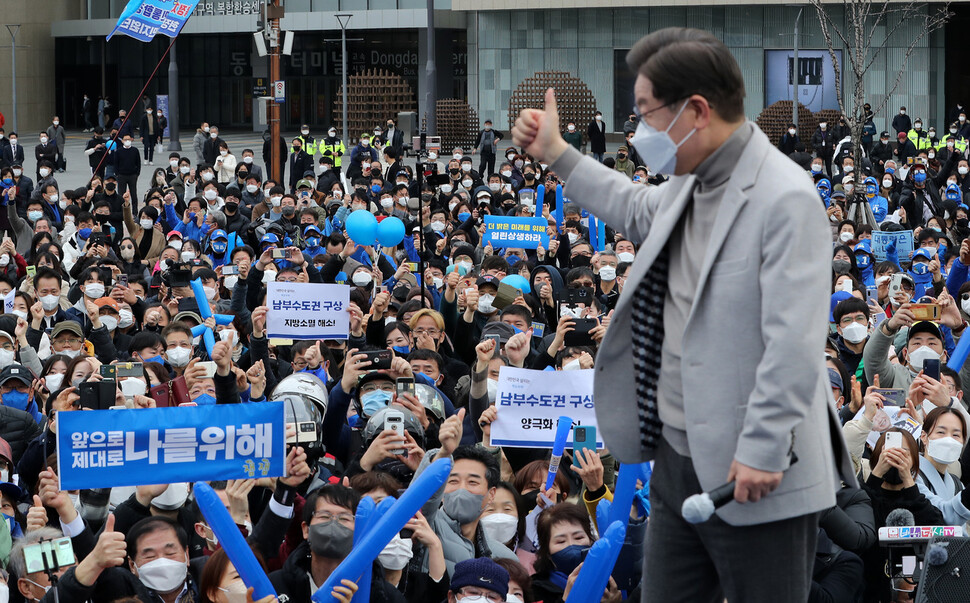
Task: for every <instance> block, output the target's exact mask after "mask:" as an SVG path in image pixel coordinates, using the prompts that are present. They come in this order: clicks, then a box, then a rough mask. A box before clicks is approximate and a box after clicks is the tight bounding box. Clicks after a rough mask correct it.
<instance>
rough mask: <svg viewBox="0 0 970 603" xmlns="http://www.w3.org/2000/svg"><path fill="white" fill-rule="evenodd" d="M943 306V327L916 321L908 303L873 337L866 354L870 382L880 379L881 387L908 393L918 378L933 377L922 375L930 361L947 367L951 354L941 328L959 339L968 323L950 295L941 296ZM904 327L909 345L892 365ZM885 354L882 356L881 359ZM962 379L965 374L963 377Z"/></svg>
mask: <svg viewBox="0 0 970 603" xmlns="http://www.w3.org/2000/svg"><path fill="white" fill-rule="evenodd" d="M938 301H939V303H940V305H941V307H942V316H941V319H940V323H939V325H937V324H936V323H933V322H930V321H925V320H924V321H916V320H915V318H914V317H913V313H912V311H911V310H910V305H911V304H909V303H904V304H902V305H900V306H899V308H898V309H896V310H895V311H894V314H893V315H892V316H891V317H890V318H888V319H887V320H885V321H883V323H882V324H881V325H880V326H879V327H878V328H876V329H875V330H874V331H872V333H871V334H870V337H869V341H868V342H867V343H866V346H865V349H864V350H863V352H862V362H863V366H864V367H865V373H866V375H865V376H866V380H867V381H868V382H869V383H874V382H875V381H874V379H875V377H876V375H878V376H879V386H880V387H883V388H899V389H906V390H908V389H909V387H910V386H911V385H912V383H913V381H914V379H916V378H917V376H919V378H920V379H922V380H924V381H928V380H932V378H930V377H927V376H925V375H921V373H922V371H923V363H924V361H926V360H927V359H932V360H939V361H940V364H946V362H947V357H948V355H947V353H946V349H945V348H944V335H943V332H942V331H941V327H943V326H945V327H947V328H948V329H949V330H950V332H951V333H952V335H953V338H954V339H955V340H956V339H958V338H959V337H961V336H962V335H963V334H964V329H965V325H966V323H965V322H964V321H963V320H962V318H961V315H960V312H959V310H958V308H957V305H956V302H954V300H953V298H952V297H950V296H949V295H941V296H940V298H939V300H938ZM903 327H909V331H908V333H907V334H906V340H905V341H906V345H905V347H903V348H902V349H901V350H899V352H898V354H897V355H898V358H899V363H898V364H893V363H890V362H889V346H890V345H892V343H893V340H894V339H895V337H896V335H897V333H898V332H899V330H900V329H902V328H903ZM880 354H882V356H880ZM961 377H963V375H962V374H961Z"/></svg>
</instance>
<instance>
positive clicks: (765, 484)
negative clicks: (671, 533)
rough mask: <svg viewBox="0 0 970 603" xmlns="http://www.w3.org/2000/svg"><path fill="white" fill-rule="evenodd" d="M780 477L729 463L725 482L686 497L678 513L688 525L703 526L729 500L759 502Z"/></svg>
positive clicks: (735, 462) (778, 481) (736, 463)
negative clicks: (706, 490) (729, 467)
mask: <svg viewBox="0 0 970 603" xmlns="http://www.w3.org/2000/svg"><path fill="white" fill-rule="evenodd" d="M793 462H794V461H793ZM783 475H784V473H783V472H781V471H761V470H760V469H754V468H752V467H748V466H747V465H743V464H741V463H739V462H737V461H731V469H730V471H728V481H727V483H726V484H724V485H722V486H718V487H717V488H715V489H714V490H711V491H710V492H702V493H701V494H694V495H693V496H689V497H687V499H686V500H684V504H683V505H682V506H681V508H680V513H681V515H682V516H683V518H684V519H685V520H686V521H687V522H688V523H703V522H705V521H707V520H708V519H710V518H711V516H712V515H714V511H715V510H717V509H719V508H721V507H723V506H724V505H726V504H728V503H729V502H731V501H732V500H736V501H737V502H739V503H746V502H749V501H750V502H758V501H759V500H761V499H762V498H763V497H765V496H767V495H768V494H769V493H770V492H772V491H773V490H774V489H775V488H777V487H778V485H779V484H781V478H782V476H783Z"/></svg>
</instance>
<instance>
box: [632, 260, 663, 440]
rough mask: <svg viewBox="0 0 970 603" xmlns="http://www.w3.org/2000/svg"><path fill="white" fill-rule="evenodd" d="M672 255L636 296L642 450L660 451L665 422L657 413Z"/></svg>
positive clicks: (650, 273)
mask: <svg viewBox="0 0 970 603" xmlns="http://www.w3.org/2000/svg"><path fill="white" fill-rule="evenodd" d="M669 267H670V253H669V251H668V249H667V247H664V248H663V250H662V251H661V252H660V255H658V256H657V259H656V260H654V262H653V265H652V266H651V267H650V270H649V271H648V272H647V274H646V276H645V277H644V279H643V280H642V281H641V282H640V284H639V286H637V290H636V292H635V293H634V296H633V316H632V323H633V370H634V373H635V376H636V383H637V417H638V419H639V421H640V438H641V441H640V446H641V448H642V449H644V450H656V448H657V445H658V444H659V443H660V434H661V429H662V427H663V422H661V420H660V414H659V411H658V409H657V383H658V382H659V380H660V359H661V355H662V349H663V341H664V323H663V313H664V299H665V298H666V296H667V272H668V270H669Z"/></svg>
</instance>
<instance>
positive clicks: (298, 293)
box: [266, 283, 350, 339]
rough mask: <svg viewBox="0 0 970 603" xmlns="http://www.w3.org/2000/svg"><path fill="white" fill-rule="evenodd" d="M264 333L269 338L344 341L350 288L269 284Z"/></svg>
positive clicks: (312, 284) (348, 320) (348, 319)
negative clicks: (267, 310)
mask: <svg viewBox="0 0 970 603" xmlns="http://www.w3.org/2000/svg"><path fill="white" fill-rule="evenodd" d="M266 305H267V307H268V308H269V312H268V313H267V314H266V331H267V333H268V335H269V337H270V339H347V337H348V335H349V332H350V314H349V313H348V308H349V307H350V286H349V285H330V284H319V283H268V284H267V286H266Z"/></svg>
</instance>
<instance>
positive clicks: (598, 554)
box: [566, 508, 629, 603]
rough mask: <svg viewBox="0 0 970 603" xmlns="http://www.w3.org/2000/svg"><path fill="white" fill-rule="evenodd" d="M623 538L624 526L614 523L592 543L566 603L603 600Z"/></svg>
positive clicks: (588, 602) (590, 602)
mask: <svg viewBox="0 0 970 603" xmlns="http://www.w3.org/2000/svg"><path fill="white" fill-rule="evenodd" d="M628 509H629V508H628ZM627 515H629V512H628V513H627ZM624 538H626V526H624V525H623V524H622V523H620V522H619V521H615V522H613V523H612V524H611V525H610V527H609V528H608V529H607V530H606V532H605V533H604V534H603V537H602V538H600V539H599V540H597V541H596V542H595V543H593V546H592V547H590V549H589V553H588V554H587V555H586V560H585V561H583V567H582V569H581V570H579V576H577V577H576V582H575V583H573V588H572V590H570V591H569V597H568V598H567V599H566V603H595V602H597V601H600V600H601V599H602V598H603V591H604V590H605V589H606V585H607V583H609V581H610V574H612V573H613V566H614V565H616V559H617V557H618V556H619V555H620V549H621V548H622V547H623V539H624Z"/></svg>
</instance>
